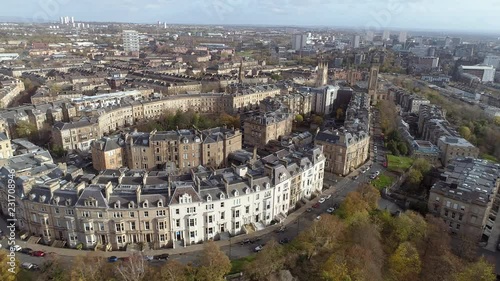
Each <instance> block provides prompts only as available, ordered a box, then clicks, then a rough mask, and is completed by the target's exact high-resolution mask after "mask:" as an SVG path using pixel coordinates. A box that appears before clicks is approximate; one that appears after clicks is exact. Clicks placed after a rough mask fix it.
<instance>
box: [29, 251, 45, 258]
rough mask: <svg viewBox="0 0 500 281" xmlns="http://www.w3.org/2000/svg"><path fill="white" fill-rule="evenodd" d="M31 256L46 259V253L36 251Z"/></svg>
mask: <svg viewBox="0 0 500 281" xmlns="http://www.w3.org/2000/svg"><path fill="white" fill-rule="evenodd" d="M31 255H32V256H34V257H45V252H44V251H34V252H32V253H31Z"/></svg>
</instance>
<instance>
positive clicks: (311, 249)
mask: <svg viewBox="0 0 500 281" xmlns="http://www.w3.org/2000/svg"><path fill="white" fill-rule="evenodd" d="M358 194H359V193H358ZM344 228H345V225H344V223H343V222H342V221H341V220H340V219H339V218H337V217H335V216H323V217H322V218H321V222H314V223H313V224H312V226H311V227H310V228H309V229H307V230H305V231H303V232H301V233H300V234H299V236H298V237H297V238H296V240H297V241H296V246H297V249H298V251H299V252H300V253H301V254H303V255H304V256H305V257H306V258H307V259H308V260H310V259H311V258H312V257H313V256H315V255H317V254H318V253H320V252H321V251H328V250H331V249H333V248H334V247H335V246H336V245H337V243H339V240H338V239H339V237H340V236H341V235H342V233H343V229H344Z"/></svg>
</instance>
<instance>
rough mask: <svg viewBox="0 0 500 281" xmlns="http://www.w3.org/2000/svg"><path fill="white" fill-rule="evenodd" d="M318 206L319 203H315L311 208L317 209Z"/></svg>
mask: <svg viewBox="0 0 500 281" xmlns="http://www.w3.org/2000/svg"><path fill="white" fill-rule="evenodd" d="M320 205H321V204H320V203H316V204H314V205H313V208H316V209H317V208H319V206H320Z"/></svg>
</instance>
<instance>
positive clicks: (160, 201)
mask: <svg viewBox="0 0 500 281" xmlns="http://www.w3.org/2000/svg"><path fill="white" fill-rule="evenodd" d="M158 207H163V201H162V200H161V199H160V200H158Z"/></svg>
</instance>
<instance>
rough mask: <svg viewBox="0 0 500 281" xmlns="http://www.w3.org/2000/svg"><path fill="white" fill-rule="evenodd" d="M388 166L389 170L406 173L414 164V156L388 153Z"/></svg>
mask: <svg viewBox="0 0 500 281" xmlns="http://www.w3.org/2000/svg"><path fill="white" fill-rule="evenodd" d="M387 161H388V162H389V163H387V165H388V166H387V168H388V169H389V171H393V172H400V173H404V172H405V171H406V170H408V169H409V168H410V167H411V165H412V164H413V158H410V157H404V156H394V155H387Z"/></svg>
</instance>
